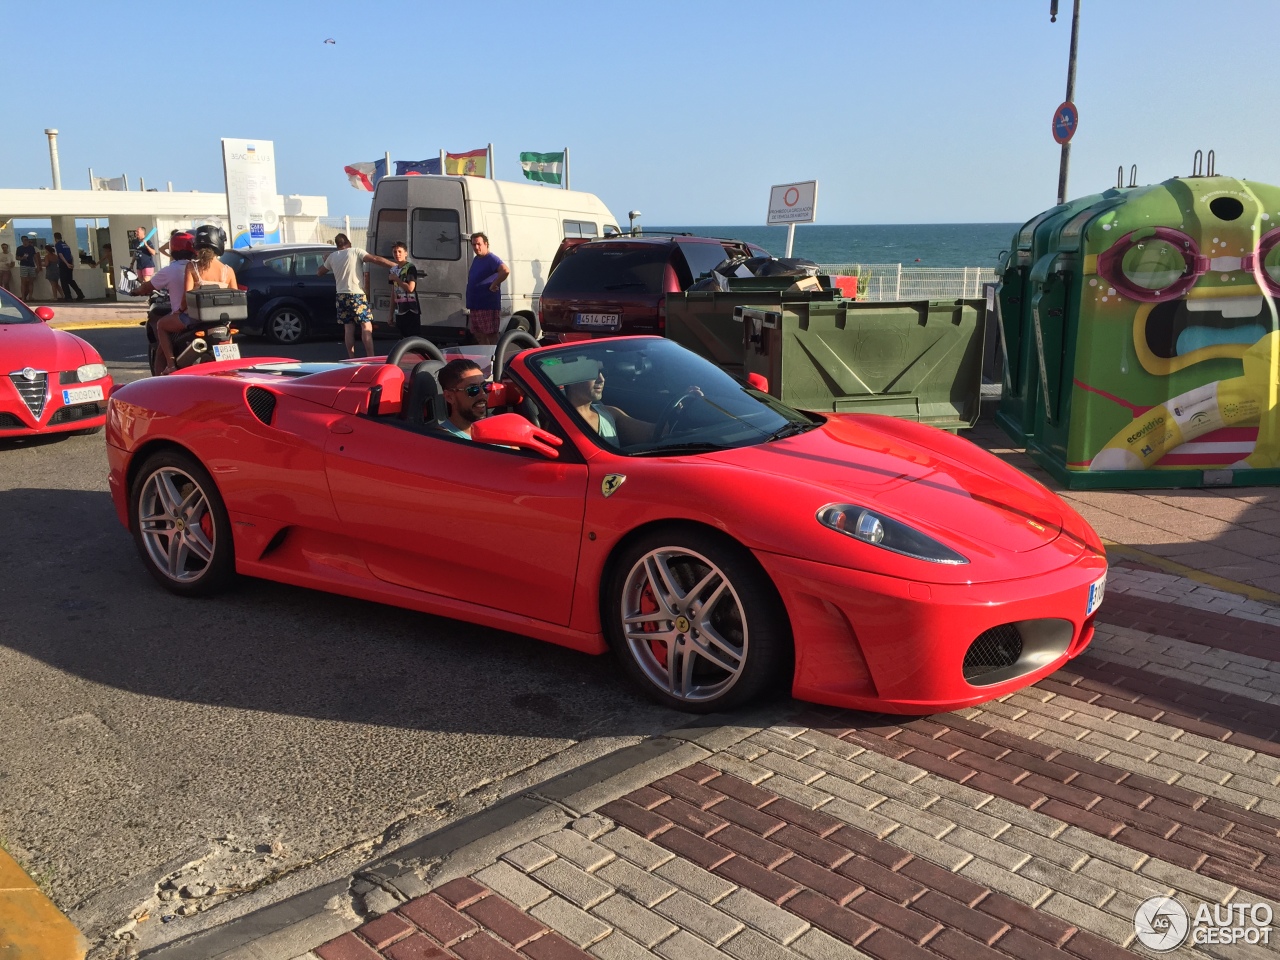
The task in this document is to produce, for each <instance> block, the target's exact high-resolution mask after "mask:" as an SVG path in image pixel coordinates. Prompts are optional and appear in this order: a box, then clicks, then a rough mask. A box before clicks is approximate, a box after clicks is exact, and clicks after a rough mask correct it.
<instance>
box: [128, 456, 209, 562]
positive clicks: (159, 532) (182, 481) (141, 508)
mask: <svg viewBox="0 0 1280 960" xmlns="http://www.w3.org/2000/svg"><path fill="white" fill-rule="evenodd" d="M206 517H208V518H209V519H208V527H209V529H208V532H207V533H206V531H205V529H204V522H205V518H206ZM212 521H213V516H212V514H211V513H210V512H209V499H208V497H207V496H205V492H204V491H203V490H202V489H200V484H198V483H197V482H196V481H195V480H193V479H192V477H191V475H190V474H188V473H184V472H183V471H181V470H178V469H177V468H175V467H161V468H160V469H159V470H157V471H156V472H155V473H153V474H151V476H149V477H147V479H146V481H145V482H144V483H143V484H142V490H141V492H140V493H139V494H138V529H139V531H140V532H141V534H142V542H143V544H144V545H145V546H146V549H147V556H148V558H149V559H150V560H151V562H152V564H154V565H155V567H156V569H157V570H160V571H161V572H163V573H164V575H165V576H166V577H168V578H169V579H170V580H172V581H174V582H175V583H194V582H195V581H197V580H199V579H200V578H201V577H202V576H204V574H205V572H206V571H207V570H208V569H209V564H210V563H211V562H212V561H213V554H214V550H215V548H216V546H217V527H216V526H215V525H214V523H213V522H212Z"/></svg>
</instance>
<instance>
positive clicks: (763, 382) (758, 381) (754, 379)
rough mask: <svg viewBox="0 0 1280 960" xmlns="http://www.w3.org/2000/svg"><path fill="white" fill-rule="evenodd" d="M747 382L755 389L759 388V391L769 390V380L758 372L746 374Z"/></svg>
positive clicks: (765, 391) (766, 391)
mask: <svg viewBox="0 0 1280 960" xmlns="http://www.w3.org/2000/svg"><path fill="white" fill-rule="evenodd" d="M747 383H749V384H750V385H751V386H753V387H755V388H756V389H757V390H759V391H760V392H761V393H768V392H769V380H768V378H766V377H764V376H762V375H761V374H758V373H748V374H747Z"/></svg>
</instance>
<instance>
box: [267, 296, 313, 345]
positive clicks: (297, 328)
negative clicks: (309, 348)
mask: <svg viewBox="0 0 1280 960" xmlns="http://www.w3.org/2000/svg"><path fill="white" fill-rule="evenodd" d="M309 324H310V318H309V317H308V316H307V312H306V311H305V310H303V309H302V308H301V307H291V306H283V307H276V308H275V309H274V310H272V311H271V312H270V313H269V314H267V319H266V320H265V321H263V324H262V333H263V336H265V337H266V338H267V339H268V340H270V341H271V342H272V343H274V344H278V345H280V346H282V347H289V346H292V345H293V344H295V343H299V342H301V340H302V338H303V337H305V336H306V335H307V327H308V325H309Z"/></svg>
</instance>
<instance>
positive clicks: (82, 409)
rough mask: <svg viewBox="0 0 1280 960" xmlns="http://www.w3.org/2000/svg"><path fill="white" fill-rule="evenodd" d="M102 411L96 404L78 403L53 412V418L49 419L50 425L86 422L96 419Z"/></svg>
mask: <svg viewBox="0 0 1280 960" xmlns="http://www.w3.org/2000/svg"><path fill="white" fill-rule="evenodd" d="M101 412H102V410H101V409H100V408H99V407H98V405H97V404H96V403H77V404H75V405H74V406H70V407H61V408H59V409H57V410H55V411H54V412H53V416H52V417H50V418H49V423H50V425H52V424H55V423H68V422H70V421H72V420H85V419H88V418H89V417H96V416H97V415H98V414H100V413H101Z"/></svg>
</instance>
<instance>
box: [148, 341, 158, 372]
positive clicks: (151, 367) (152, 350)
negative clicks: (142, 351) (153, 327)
mask: <svg viewBox="0 0 1280 960" xmlns="http://www.w3.org/2000/svg"><path fill="white" fill-rule="evenodd" d="M159 352H160V345H159V344H157V343H156V342H155V341H154V340H153V341H151V346H149V347H148V348H147V370H148V371H150V373H151V375H152V376H153V377H155V376H159V373H158V371H157V370H156V355H157V354H158V353H159Z"/></svg>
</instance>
